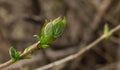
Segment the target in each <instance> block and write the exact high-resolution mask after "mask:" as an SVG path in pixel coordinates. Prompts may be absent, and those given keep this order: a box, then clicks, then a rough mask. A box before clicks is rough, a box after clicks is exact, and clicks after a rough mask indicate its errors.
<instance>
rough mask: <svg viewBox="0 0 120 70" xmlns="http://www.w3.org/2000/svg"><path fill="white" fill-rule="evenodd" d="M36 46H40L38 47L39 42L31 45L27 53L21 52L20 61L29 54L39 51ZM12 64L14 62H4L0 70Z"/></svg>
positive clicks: (0, 65)
mask: <svg viewBox="0 0 120 70" xmlns="http://www.w3.org/2000/svg"><path fill="white" fill-rule="evenodd" d="M38 46H40V45H39V42H37V43H35V44H33V45H32V48H31V49H30V50H29V51H27V52H23V53H22V54H21V56H20V60H22V59H23V57H24V56H26V55H28V54H30V53H31V52H33V51H36V50H38V49H39V48H38ZM13 63H14V62H13V61H12V60H9V61H7V62H5V63H3V64H0V69H3V68H5V67H7V66H9V65H11V64H13Z"/></svg>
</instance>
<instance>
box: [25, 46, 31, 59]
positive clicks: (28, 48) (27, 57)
mask: <svg viewBox="0 0 120 70" xmlns="http://www.w3.org/2000/svg"><path fill="white" fill-rule="evenodd" d="M31 48H32V46H29V47H27V48H26V49H25V50H24V52H27V51H29V50H30V49H31ZM32 53H33V52H31V54H28V55H26V56H25V57H24V58H25V59H30V58H31V56H32Z"/></svg>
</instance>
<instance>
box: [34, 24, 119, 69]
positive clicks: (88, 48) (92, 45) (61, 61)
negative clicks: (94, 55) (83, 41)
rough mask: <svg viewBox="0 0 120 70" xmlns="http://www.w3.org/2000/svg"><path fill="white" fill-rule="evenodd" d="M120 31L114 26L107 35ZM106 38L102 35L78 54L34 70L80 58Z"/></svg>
mask: <svg viewBox="0 0 120 70" xmlns="http://www.w3.org/2000/svg"><path fill="white" fill-rule="evenodd" d="M118 30H120V25H118V26H116V27H115V28H113V29H112V30H111V31H110V32H109V33H110V34H113V33H114V32H116V31H118ZM105 38H106V35H105V34H103V35H102V36H100V37H99V38H98V39H96V40H95V41H94V42H92V43H91V44H89V45H88V46H86V47H84V48H82V49H81V50H80V51H79V52H78V53H75V54H73V55H70V56H68V57H65V58H63V59H61V60H58V61H55V62H53V63H50V64H48V65H45V66H42V67H40V68H37V69H35V70H46V69H49V68H52V67H54V66H57V65H60V64H62V63H65V62H67V61H70V60H73V59H75V58H77V57H79V56H81V55H82V54H84V53H85V52H86V51H88V50H90V49H91V48H93V47H94V46H95V45H96V44H98V43H99V42H101V41H102V40H104V39H105Z"/></svg>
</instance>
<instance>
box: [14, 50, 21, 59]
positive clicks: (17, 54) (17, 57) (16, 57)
mask: <svg viewBox="0 0 120 70" xmlns="http://www.w3.org/2000/svg"><path fill="white" fill-rule="evenodd" d="M20 55H21V52H16V54H15V61H18V60H19V58H20Z"/></svg>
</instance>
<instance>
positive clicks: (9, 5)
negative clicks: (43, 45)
mask: <svg viewBox="0 0 120 70" xmlns="http://www.w3.org/2000/svg"><path fill="white" fill-rule="evenodd" d="M58 16H66V18H67V27H66V29H65V31H64V33H63V34H62V35H61V36H60V37H59V38H58V39H57V40H56V41H55V42H54V43H52V44H51V46H50V47H49V48H47V49H41V50H39V51H37V52H35V53H34V55H33V57H32V59H29V60H22V61H20V62H17V63H15V64H13V65H11V66H10V67H8V68H6V69H4V70H33V69H35V68H38V67H40V66H43V65H46V64H48V63H52V62H53V61H56V60H58V59H62V58H64V57H66V56H68V55H71V54H73V53H77V52H78V51H79V50H80V48H83V47H85V46H86V45H88V44H90V43H91V42H92V41H94V40H95V39H97V38H98V37H99V36H101V35H102V34H103V27H104V24H105V23H108V24H109V25H110V29H112V28H113V27H115V26H117V25H118V24H120V0H0V63H3V62H5V61H7V60H9V59H10V57H9V52H8V50H9V48H10V47H11V46H13V47H14V48H16V49H17V50H18V51H23V50H24V49H25V48H26V47H27V46H29V45H32V44H33V43H35V42H36V41H37V40H36V39H35V38H33V35H35V34H40V30H41V27H42V25H43V24H44V20H45V19H49V20H53V19H55V18H57V17H58ZM119 45H120V31H118V32H116V33H115V34H114V35H113V38H112V39H111V40H104V41H102V42H100V43H99V44H98V45H96V47H94V48H92V49H91V50H90V51H87V52H86V53H85V54H84V55H83V56H82V59H79V57H78V58H77V59H74V60H72V61H69V62H67V63H65V64H62V65H59V66H56V67H53V68H51V69H49V70H120V68H119V67H120V64H119V59H120V52H119V51H120V48H119Z"/></svg>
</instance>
